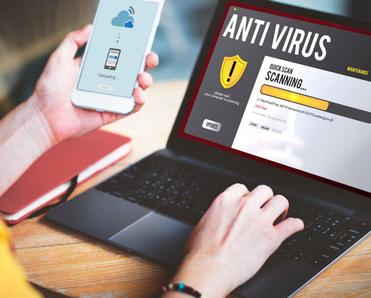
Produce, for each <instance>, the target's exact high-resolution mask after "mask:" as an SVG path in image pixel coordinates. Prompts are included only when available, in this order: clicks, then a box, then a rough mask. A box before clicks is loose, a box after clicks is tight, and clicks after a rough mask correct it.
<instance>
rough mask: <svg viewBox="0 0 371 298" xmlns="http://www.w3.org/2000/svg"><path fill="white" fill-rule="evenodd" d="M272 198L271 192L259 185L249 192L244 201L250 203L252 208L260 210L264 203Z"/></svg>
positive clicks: (268, 188) (266, 187)
mask: <svg viewBox="0 0 371 298" xmlns="http://www.w3.org/2000/svg"><path fill="white" fill-rule="evenodd" d="M272 197H273V190H272V189H271V188H270V187H268V186H266V185H260V186H258V187H257V188H255V189H254V190H253V191H252V192H250V193H249V194H248V195H247V196H246V199H247V200H249V201H250V204H251V205H252V206H255V207H256V208H261V207H262V206H263V205H264V204H265V203H266V202H268V201H269V200H270V199H271V198H272Z"/></svg>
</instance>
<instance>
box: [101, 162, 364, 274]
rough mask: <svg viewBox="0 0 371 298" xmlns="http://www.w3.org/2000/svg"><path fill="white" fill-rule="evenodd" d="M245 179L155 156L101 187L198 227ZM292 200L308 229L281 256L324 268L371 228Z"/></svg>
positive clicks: (293, 213) (286, 244) (295, 213)
mask: <svg viewBox="0 0 371 298" xmlns="http://www.w3.org/2000/svg"><path fill="white" fill-rule="evenodd" d="M234 183H244V184H246V185H247V186H248V187H249V189H252V187H253V185H251V184H250V183H246V181H243V180H242V179H241V178H236V177H232V176H226V175H222V174H220V173H218V172H213V171H211V170H210V171H208V170H206V169H202V168H200V167H197V166H193V165H191V164H189V163H184V162H181V161H176V160H173V159H170V158H167V157H164V156H161V155H152V156H150V157H148V158H146V159H144V160H143V161H141V162H140V163H138V164H135V165H134V166H132V167H130V168H128V169H127V170H125V171H123V172H121V173H120V174H118V175H116V176H115V177H113V178H111V179H109V180H108V181H106V182H105V183H103V184H101V185H99V186H98V187H97V188H98V189H99V190H101V191H103V192H106V193H110V194H112V195H115V196H117V197H121V198H123V199H125V200H128V201H130V202H132V203H136V204H139V205H142V206H145V207H148V208H150V209H154V210H156V211H157V212H159V213H162V214H164V215H167V216H170V217H173V218H176V219H179V220H182V221H184V222H186V223H189V224H192V225H195V224H197V222H198V221H199V220H200V219H201V217H202V216H203V214H205V212H206V211H207V209H208V208H209V206H210V205H211V203H212V202H213V200H214V199H215V197H216V196H217V195H218V194H220V193H221V192H222V191H224V190H225V189H226V188H227V187H229V186H230V185H232V184H234ZM289 199H290V210H289V216H293V217H298V218H301V219H303V221H304V223H305V230H304V231H303V232H301V233H298V234H296V235H294V236H292V237H291V238H289V239H288V240H286V241H285V242H284V243H283V244H282V246H281V247H280V248H279V249H278V251H277V252H276V253H275V254H274V255H273V258H272V259H275V258H276V257H279V258H282V257H285V258H289V259H291V260H293V261H295V262H306V263H310V264H311V265H313V266H315V267H321V268H322V267H324V266H326V265H328V264H329V263H331V262H332V261H333V260H334V259H335V258H336V257H338V256H340V255H341V254H342V253H343V252H344V251H346V250H347V249H348V248H349V247H350V246H352V245H353V244H354V243H355V242H357V241H358V240H359V239H361V238H362V237H363V236H364V235H365V234H366V233H367V232H368V231H370V225H369V224H367V223H366V222H361V221H357V220H355V219H353V218H351V217H349V216H346V215H343V214H339V213H336V212H335V211H333V210H329V209H324V208H322V207H320V206H317V205H313V204H307V203H304V202H302V201H301V200H300V201H297V200H295V199H292V198H289Z"/></svg>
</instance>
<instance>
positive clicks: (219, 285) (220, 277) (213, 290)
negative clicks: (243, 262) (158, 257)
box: [165, 255, 234, 298]
mask: <svg viewBox="0 0 371 298" xmlns="http://www.w3.org/2000/svg"><path fill="white" fill-rule="evenodd" d="M223 268H225V266H223V264H222V263H221V262H219V261H218V260H217V258H214V257H210V256H194V255H188V256H187V257H186V258H185V259H184V261H183V263H182V265H181V266H180V268H179V270H178V272H177V273H176V275H175V276H174V278H173V279H172V282H173V283H180V282H183V283H185V284H186V285H188V286H190V287H192V288H194V289H195V290H197V291H199V292H200V293H201V294H202V295H204V296H206V297H208V298H210V297H212V298H223V297H226V296H227V295H228V294H230V293H231V292H232V291H233V290H234V286H233V281H232V280H231V277H230V275H229V274H228V272H226V271H225V270H223ZM165 297H166V296H165Z"/></svg>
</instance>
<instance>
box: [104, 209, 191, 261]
mask: <svg viewBox="0 0 371 298" xmlns="http://www.w3.org/2000/svg"><path fill="white" fill-rule="evenodd" d="M191 231H192V227H190V226H188V225H186V224H183V223H181V222H178V221H175V220H173V219H171V218H169V217H166V216H162V215H160V214H157V213H155V212H153V213H150V214H148V215H146V216H145V217H143V218H142V219H140V220H139V221H137V222H136V223H135V224H133V225H131V226H129V227H127V228H126V229H124V230H122V231H121V232H119V233H117V234H115V235H114V236H112V237H111V238H110V239H109V240H110V241H111V242H113V243H115V244H116V245H119V246H121V247H123V248H124V249H127V250H131V251H134V252H137V253H139V254H140V255H143V256H144V257H147V258H149V259H152V260H154V261H157V262H159V263H162V264H164V265H168V266H172V267H173V266H177V265H178V264H179V263H180V261H181V260H182V257H183V252H184V247H185V244H186V242H187V240H188V237H189V235H190V233H191Z"/></svg>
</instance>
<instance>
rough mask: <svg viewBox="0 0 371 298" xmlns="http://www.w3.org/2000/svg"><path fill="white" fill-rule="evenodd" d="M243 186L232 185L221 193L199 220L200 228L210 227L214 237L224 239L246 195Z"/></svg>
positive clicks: (246, 190)
mask: <svg viewBox="0 0 371 298" xmlns="http://www.w3.org/2000/svg"><path fill="white" fill-rule="evenodd" d="M248 192H249V191H248V189H247V187H246V186H245V185H243V184H234V185H232V186H230V187H228V188H227V189H226V190H225V191H224V192H222V193H221V194H220V195H219V196H218V197H217V198H216V199H215V201H214V202H213V204H212V206H211V208H209V210H208V211H207V212H206V214H205V216H204V217H203V218H202V219H201V222H200V224H201V225H202V226H208V227H212V229H213V231H214V236H215V237H218V238H219V239H222V238H224V236H225V233H226V232H227V231H228V229H229V227H230V226H231V225H232V224H233V222H234V220H235V218H236V216H237V215H238V212H239V210H240V205H241V204H240V203H239V202H241V200H242V198H243V197H244V196H245V195H246V194H247V193H248Z"/></svg>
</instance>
